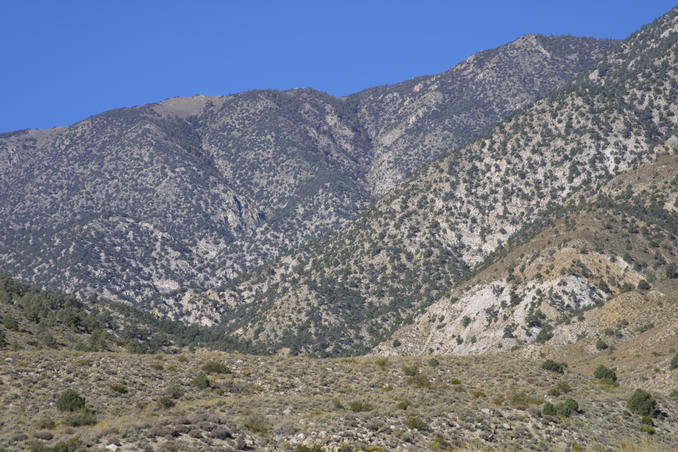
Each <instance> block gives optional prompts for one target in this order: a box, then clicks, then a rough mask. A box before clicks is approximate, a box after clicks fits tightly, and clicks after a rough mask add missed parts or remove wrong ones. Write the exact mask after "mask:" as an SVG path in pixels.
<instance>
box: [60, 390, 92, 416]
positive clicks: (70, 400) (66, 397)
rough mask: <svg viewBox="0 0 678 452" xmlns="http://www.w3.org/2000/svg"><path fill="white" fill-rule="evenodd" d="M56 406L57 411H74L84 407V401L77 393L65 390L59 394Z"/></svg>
mask: <svg viewBox="0 0 678 452" xmlns="http://www.w3.org/2000/svg"><path fill="white" fill-rule="evenodd" d="M56 405H57V408H58V409H59V411H75V410H79V409H81V408H84V407H85V399H84V397H82V396H80V394H78V393H77V391H75V390H73V389H67V390H65V391H64V392H62V393H61V395H60V396H59V398H58V399H57V402H56Z"/></svg>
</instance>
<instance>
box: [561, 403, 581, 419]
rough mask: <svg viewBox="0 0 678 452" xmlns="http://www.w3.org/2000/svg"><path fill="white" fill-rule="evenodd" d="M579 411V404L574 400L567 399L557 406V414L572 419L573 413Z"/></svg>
mask: <svg viewBox="0 0 678 452" xmlns="http://www.w3.org/2000/svg"><path fill="white" fill-rule="evenodd" d="M577 411H579V404H578V403H577V401H576V400H574V399H565V401H564V402H560V403H558V404H557V405H556V412H557V413H558V414H559V415H561V416H564V417H570V416H571V415H572V413H576V412H577Z"/></svg>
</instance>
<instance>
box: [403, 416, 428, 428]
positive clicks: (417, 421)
mask: <svg viewBox="0 0 678 452" xmlns="http://www.w3.org/2000/svg"><path fill="white" fill-rule="evenodd" d="M405 425H406V426H407V427H408V428H412V429H416V430H428V429H429V428H430V427H429V425H428V424H427V423H426V422H425V421H424V420H422V419H421V418H420V417H419V416H409V417H408V418H407V419H405Z"/></svg>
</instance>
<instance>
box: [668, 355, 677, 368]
mask: <svg viewBox="0 0 678 452" xmlns="http://www.w3.org/2000/svg"><path fill="white" fill-rule="evenodd" d="M675 368H678V353H676V354H675V355H673V358H671V362H670V363H669V369H675Z"/></svg>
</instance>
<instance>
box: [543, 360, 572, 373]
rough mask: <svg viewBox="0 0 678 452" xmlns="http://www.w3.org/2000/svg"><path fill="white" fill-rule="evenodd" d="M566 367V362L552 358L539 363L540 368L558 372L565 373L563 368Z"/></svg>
mask: <svg viewBox="0 0 678 452" xmlns="http://www.w3.org/2000/svg"><path fill="white" fill-rule="evenodd" d="M566 367H567V363H558V362H556V361H554V360H552V359H547V360H546V361H544V362H543V363H542V365H541V368H542V369H544V370H550V371H551V372H555V373H558V374H562V373H565V368H566Z"/></svg>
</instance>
